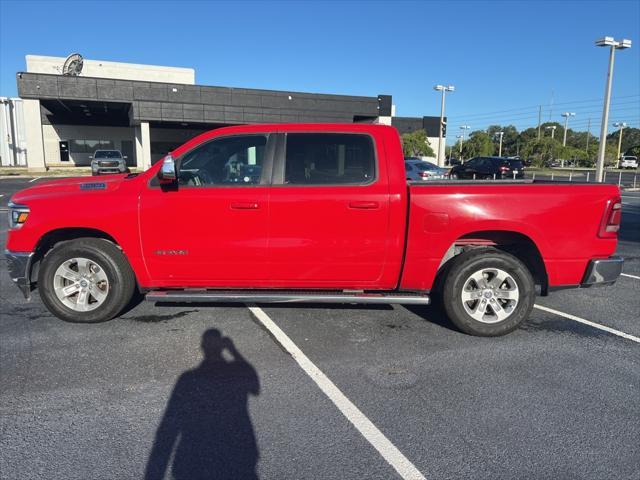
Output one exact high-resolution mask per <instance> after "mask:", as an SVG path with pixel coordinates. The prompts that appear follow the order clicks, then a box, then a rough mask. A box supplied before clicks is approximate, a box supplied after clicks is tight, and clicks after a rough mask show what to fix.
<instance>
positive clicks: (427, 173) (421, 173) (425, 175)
mask: <svg viewBox="0 0 640 480" xmlns="http://www.w3.org/2000/svg"><path fill="white" fill-rule="evenodd" d="M420 176H421V177H422V178H429V177H430V176H431V174H430V173H429V172H420Z"/></svg>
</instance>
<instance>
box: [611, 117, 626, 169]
mask: <svg viewBox="0 0 640 480" xmlns="http://www.w3.org/2000/svg"><path fill="white" fill-rule="evenodd" d="M613 126H614V127H617V128H619V129H620V135H618V156H617V157H616V159H617V160H616V167H620V147H622V130H624V128H625V127H626V126H627V124H626V123H624V122H616V123H614V124H613Z"/></svg>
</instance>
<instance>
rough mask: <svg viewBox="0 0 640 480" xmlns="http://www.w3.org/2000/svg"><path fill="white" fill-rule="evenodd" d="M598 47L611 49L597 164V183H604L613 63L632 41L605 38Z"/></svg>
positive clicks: (629, 46)
mask: <svg viewBox="0 0 640 480" xmlns="http://www.w3.org/2000/svg"><path fill="white" fill-rule="evenodd" d="M596 45H597V46H598V47H609V48H610V52H609V70H608V72H607V82H606V83H605V88H604V105H603V108H602V124H601V126H600V145H599V146H598V161H597V162H596V181H597V182H602V177H603V172H604V153H605V148H606V143H607V126H608V125H609V104H610V103H611V81H612V80H613V62H614V60H615V56H616V50H622V49H625V48H631V40H627V39H623V40H619V41H618V40H614V38H613V37H604V38H601V39H599V40H596Z"/></svg>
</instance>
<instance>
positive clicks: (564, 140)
mask: <svg viewBox="0 0 640 480" xmlns="http://www.w3.org/2000/svg"><path fill="white" fill-rule="evenodd" d="M562 116H563V117H564V137H563V138H562V146H563V147H566V146H567V127H568V125H569V117H575V116H576V114H575V113H574V112H564V113H563V114H562Z"/></svg>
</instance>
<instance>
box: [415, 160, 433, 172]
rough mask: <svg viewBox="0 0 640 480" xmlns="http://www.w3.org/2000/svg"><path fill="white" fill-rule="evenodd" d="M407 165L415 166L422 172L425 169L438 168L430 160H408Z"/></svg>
mask: <svg viewBox="0 0 640 480" xmlns="http://www.w3.org/2000/svg"><path fill="white" fill-rule="evenodd" d="M409 165H411V166H413V167H415V168H417V169H418V170H420V171H421V172H424V171H425V170H438V166H437V165H434V164H433V163H431V162H423V161H420V162H410V163H409Z"/></svg>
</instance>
